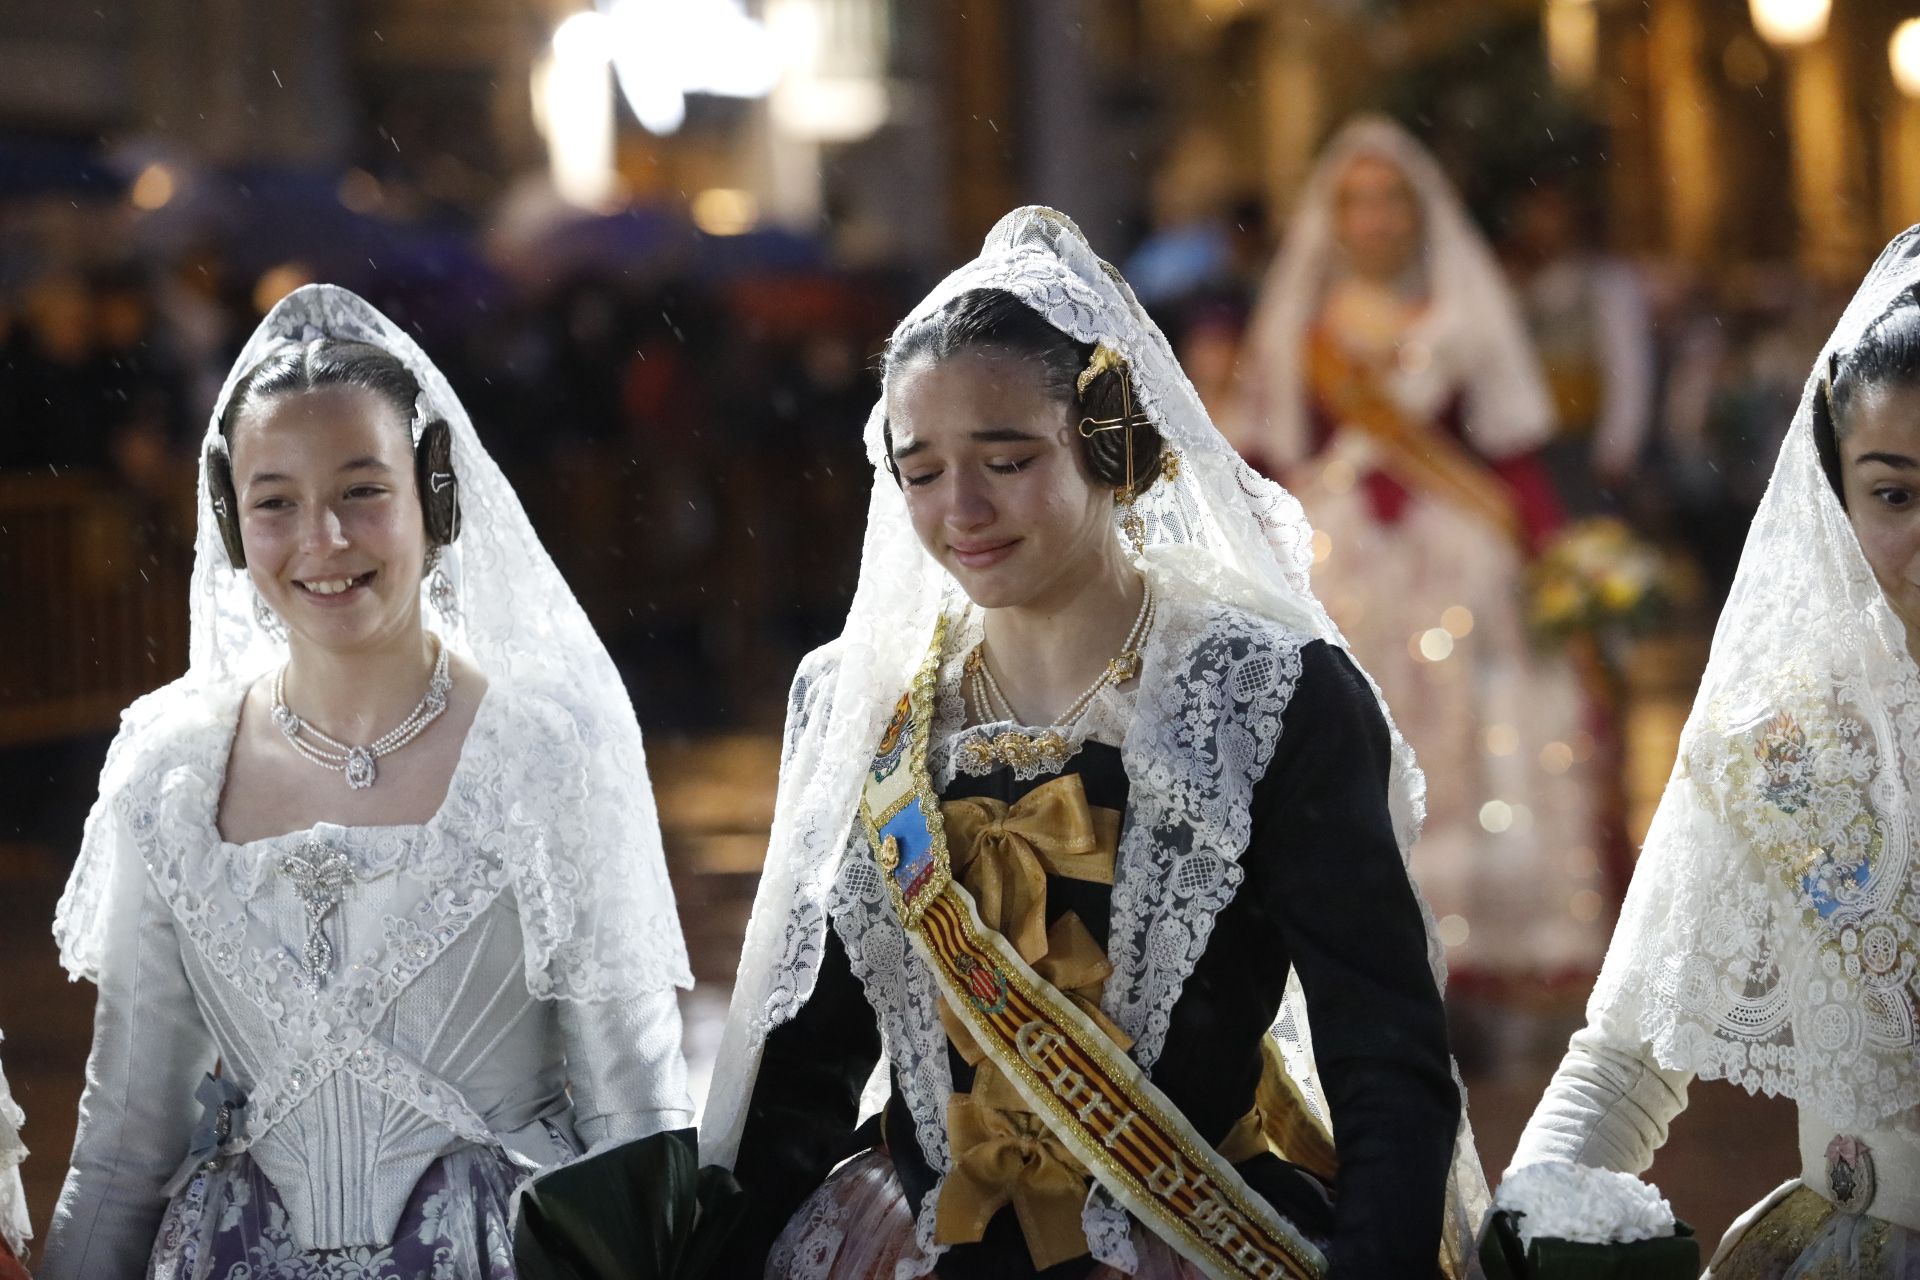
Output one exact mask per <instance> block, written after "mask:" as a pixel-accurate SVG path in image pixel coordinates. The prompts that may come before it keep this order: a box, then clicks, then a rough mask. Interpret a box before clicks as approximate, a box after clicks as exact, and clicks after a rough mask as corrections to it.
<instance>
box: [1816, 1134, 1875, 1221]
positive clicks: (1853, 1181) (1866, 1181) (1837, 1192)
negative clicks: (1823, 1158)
mask: <svg viewBox="0 0 1920 1280" xmlns="http://www.w3.org/2000/svg"><path fill="white" fill-rule="evenodd" d="M1827 1189H1828V1191H1830V1192H1831V1193H1832V1198H1833V1202H1834V1203H1835V1204H1837V1205H1839V1206H1840V1208H1841V1211H1842V1212H1845V1213H1865V1212H1866V1211H1867V1208H1868V1206H1870V1205H1872V1204H1873V1197H1874V1193H1875V1192H1876V1191H1877V1190H1878V1189H1879V1184H1878V1180H1877V1179H1876V1178H1875V1177H1874V1174H1873V1149H1872V1148H1871V1147H1869V1146H1867V1144H1866V1143H1864V1142H1862V1141H1861V1140H1860V1139H1859V1138H1856V1137H1853V1136H1852V1135H1850V1134H1844V1133H1843V1134H1838V1135H1836V1136H1835V1137H1834V1139H1833V1141H1832V1142H1829V1143H1828V1144H1827Z"/></svg>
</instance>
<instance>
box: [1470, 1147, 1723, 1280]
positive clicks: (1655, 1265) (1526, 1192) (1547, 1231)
mask: <svg viewBox="0 0 1920 1280" xmlns="http://www.w3.org/2000/svg"><path fill="white" fill-rule="evenodd" d="M1480 1264H1481V1266H1482V1267H1484V1268H1485V1269H1486V1273H1487V1280H1694V1277H1696V1276H1698V1275H1699V1274H1700V1245H1699V1242H1697V1241H1696V1240H1695V1239H1694V1238H1693V1229H1692V1228H1691V1227H1689V1226H1687V1224H1686V1223H1684V1222H1681V1221H1680V1220H1678V1219H1677V1218H1675V1217H1674V1216H1673V1210H1672V1209H1671V1208H1670V1207H1669V1206H1668V1205H1667V1202H1666V1201H1665V1200H1664V1199H1662V1198H1661V1196H1660V1193H1659V1191H1657V1190H1656V1189H1654V1188H1653V1187H1650V1186H1648V1185H1647V1184H1646V1183H1644V1182H1642V1181H1640V1179H1638V1178H1636V1177H1634V1176H1633V1175H1631V1174H1626V1173H1614V1172H1613V1171H1611V1170H1608V1169H1589V1168H1587V1167H1585V1166H1584V1165H1577V1164H1570V1163H1565V1162H1560V1161H1547V1162H1543V1163H1541V1164H1533V1165H1528V1166H1527V1167H1525V1168H1523V1169H1516V1170H1514V1171H1513V1172H1512V1173H1510V1174H1508V1175H1507V1177H1506V1180H1505V1181H1503V1182H1502V1183H1501V1184H1500V1192H1499V1194H1498V1195H1497V1196H1495V1197H1494V1210H1493V1213H1492V1214H1491V1215H1490V1216H1489V1217H1488V1219H1487V1225H1486V1229H1485V1230H1484V1231H1483V1232H1482V1234H1481V1236H1480Z"/></svg>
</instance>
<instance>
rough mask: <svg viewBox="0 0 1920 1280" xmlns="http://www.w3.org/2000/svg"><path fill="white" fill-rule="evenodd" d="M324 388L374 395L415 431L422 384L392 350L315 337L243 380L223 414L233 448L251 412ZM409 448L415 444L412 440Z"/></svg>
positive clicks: (268, 359) (223, 429)
mask: <svg viewBox="0 0 1920 1280" xmlns="http://www.w3.org/2000/svg"><path fill="white" fill-rule="evenodd" d="M323 387H359V388H360V389H361V390H363V391H371V392H373V393H374V394H375V395H377V396H379V397H380V398H381V399H382V400H385V401H386V402H387V403H388V404H390V405H392V406H393V409H394V411H395V412H396V413H398V414H399V415H400V421H401V422H404V423H406V424H408V426H409V427H411V426H412V423H413V405H414V401H415V400H417V399H418V398H419V396H420V383H419V381H418V380H417V379H415V378H414V376H413V374H412V372H411V371H410V370H408V368H407V366H406V365H405V364H404V363H403V362H402V361H401V360H400V358H399V357H398V356H396V355H394V354H393V353H392V352H391V351H387V350H385V349H384V348H381V347H376V346H374V345H373V344H372V343H369V342H348V341H345V340H343V339H340V338H315V339H313V340H312V341H311V342H301V343H289V344H288V345H286V346H283V347H277V348H275V349H274V350H272V351H269V352H268V353H267V354H266V355H264V356H262V357H261V358H260V362H259V363H258V364H256V365H254V366H253V368H251V369H249V370H247V371H246V373H244V374H242V375H241V377H240V381H239V382H237V383H235V384H234V387H233V395H232V396H230V397H229V398H228V399H227V411H226V412H225V413H223V414H221V415H220V434H221V435H222V436H223V437H225V439H226V441H227V443H228V444H229V445H231V444H232V443H233V429H234V427H235V426H236V425H238V423H239V421H240V419H241V417H242V416H243V415H245V414H246V413H248V412H250V411H251V410H253V409H256V408H258V407H260V406H261V405H263V404H265V403H266V402H267V401H269V400H274V399H278V398H279V397H281V396H287V395H298V394H300V393H301V392H303V391H318V390H320V389H321V388H323ZM407 443H409V444H411V443H413V441H412V439H411V437H409V439H408V441H407Z"/></svg>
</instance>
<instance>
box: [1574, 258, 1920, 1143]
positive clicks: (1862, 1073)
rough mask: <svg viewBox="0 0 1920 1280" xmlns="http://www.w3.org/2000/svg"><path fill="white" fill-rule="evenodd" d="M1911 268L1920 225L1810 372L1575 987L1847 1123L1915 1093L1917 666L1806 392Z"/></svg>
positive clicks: (1741, 1078) (1663, 1054)
mask: <svg viewBox="0 0 1920 1280" xmlns="http://www.w3.org/2000/svg"><path fill="white" fill-rule="evenodd" d="M1916 283H1920V227H1917V228H1914V229H1912V230H1909V231H1907V232H1906V233H1904V234H1903V235H1901V236H1900V237H1898V238H1897V239H1895V241H1894V242H1893V243H1892V244H1890V245H1889V246H1888V247H1887V249H1886V251H1885V252H1884V253H1883V254H1882V255H1881V258H1880V261H1879V262H1878V263H1877V264H1876V265H1875V267H1874V269H1873V271H1872V272H1871V273H1870V274H1869V275H1868V277H1867V279H1866V281H1865V282H1864V283H1863V284H1862V285H1861V287H1860V290H1859V292H1858V293H1857V294H1856V295H1855V297H1854V300H1853V301H1852V302H1851V303H1850V304H1849V305H1848V307H1847V310H1846V312H1845V314H1844V315H1843V316H1842V317H1841V320H1840V323H1839V325H1838V326H1837V327H1836V329H1835V330H1834V333H1833V336H1832V337H1831V338H1830V339H1829V340H1828V343H1827V347H1826V349H1825V350H1824V351H1823V352H1822V355H1821V359H1820V362H1819V363H1818V364H1817V365H1816V366H1815V368H1814V370H1813V373H1812V374H1811V375H1810V376H1809V378H1808V380H1807V384H1806V389H1805V391H1804V392H1803V393H1802V396H1801V403H1800V408H1799V411H1798V413H1797V414H1796V415H1795V417H1794V421H1793V425H1792V427H1791V428H1790V429H1789V431H1788V432H1787V436H1786V439H1785V441H1784V442H1783V444H1782V445H1781V450H1780V457H1779V461H1778V462H1777V464H1776V465H1775V467H1774V472H1773V480H1772V483H1771V484H1770V485H1769V486H1768V488H1767V493H1766V497H1765V498H1764V499H1763V501H1762V502H1761V504H1760V509H1759V511H1758V512H1757V513H1756V514H1755V516H1754V520H1753V524H1752V527H1751V529H1750V530H1749V532H1748V535H1747V546H1746V551H1745V553H1744V554H1743V555H1742V557H1741V561H1740V570H1739V573H1738V575H1737V576H1736V577H1735V580H1734V585H1733V589H1732V591H1731V592H1730V594H1729V596H1728V598H1727V604H1726V606H1725V608H1724V609H1723V610H1722V612H1721V615H1720V622H1719V625H1718V627H1717V628H1716V630H1715V632H1714V638H1713V650H1712V653H1711V655H1710V657H1709V658H1708V662H1707V670H1706V673H1705V674H1704V676H1703V677H1702V678H1701V683H1700V691H1699V694H1698V696H1697V697H1696V699H1695V702H1694V707H1693V712H1692V714H1691V715H1690V716H1689V717H1688V720H1687V724H1686V727H1685V729H1684V730H1683V731H1682V733H1681V741H1680V753H1679V760H1678V763H1677V764H1676V766H1675V769H1674V774H1673V777H1672V779H1671V780H1670V781H1669V782H1668V784H1667V789H1666V792H1665V794H1664V795H1663V796H1662V797H1661V800H1660V807H1659V809H1658V811H1657V812H1656V814H1655V816H1654V821H1653V826H1652V828H1651V829H1650V830H1649V831H1648V833H1647V844H1646V850H1645V852H1644V853H1643V854H1642V855H1641V859H1640V864H1639V866H1638V868H1637V869H1636V870H1635V872H1634V880H1633V885H1632V888H1631V889H1630V891H1629V892H1628V895H1627V901H1626V904H1625V906H1624V907H1623V909H1622V911H1621V917H1620V924H1619V927H1618V928H1617V929H1616V931H1615V933H1614V939H1613V945H1612V947H1611V949H1610V950H1609V951H1608V953H1607V962H1606V965H1605V967H1604V968H1603V970H1602V971H1601V974H1600V980H1599V982H1598V984H1597V985H1596V986H1595V988H1594V992H1593V998H1592V1000H1591V1002H1590V1003H1589V1006H1588V1016H1589V1018H1590V1020H1591V1021H1592V1022H1593V1023H1594V1024H1595V1025H1599V1026H1604V1027H1607V1028H1609V1034H1616V1033H1617V1034H1624V1035H1627V1036H1629V1037H1633V1038H1636V1039H1638V1040H1639V1041H1642V1042H1644V1043H1645V1044H1646V1045H1648V1046H1650V1047H1651V1049H1652V1051H1653V1054H1654V1056H1655V1057H1656V1058H1657V1059H1658V1060H1659V1062H1660V1063H1661V1065H1663V1066H1665V1067H1668V1068H1670V1069H1674V1070H1681V1071H1691V1072H1694V1073H1695V1074H1698V1075H1701V1076H1705V1077H1708V1078H1717V1079H1726V1080H1730V1081H1733V1082H1734V1083H1736V1084H1740V1085H1743V1086H1745V1087H1746V1088H1747V1089H1749V1090H1755V1091H1764V1092H1767V1093H1778V1094H1785V1095H1788V1096H1790V1097H1792V1098H1794V1099H1795V1100H1796V1101H1797V1102H1798V1103H1799V1104H1800V1105H1801V1106H1802V1107H1803V1108H1810V1109H1811V1110H1813V1111H1814V1112H1816V1113H1818V1114H1819V1115H1821V1116H1822V1117H1823V1118H1824V1119H1826V1120H1827V1121H1828V1122H1829V1123H1830V1124H1831V1125H1832V1126H1833V1127H1834V1128H1835V1129H1837V1130H1839V1131H1841V1132H1850V1131H1851V1132H1858V1131H1863V1130H1871V1129H1876V1128H1880V1127H1883V1125H1884V1124H1885V1123H1886V1122H1888V1121H1889V1120H1890V1119H1892V1118H1893V1117H1896V1116H1899V1115H1900V1114H1901V1113H1903V1112H1907V1111H1909V1110H1910V1109H1911V1108H1914V1107H1916V1106H1920V859H1916V851H1915V840H1916V835H1920V832H1917V831H1916V828H1915V815H1916V798H1917V797H1920V668H1916V666H1915V663H1914V660H1913V658H1912V657H1911V656H1910V654H1909V650H1908V645H1909V641H1908V637H1907V632H1906V628H1905V627H1904V626H1903V625H1902V623H1901V622H1900V620H1899V618H1898V617H1897V616H1896V615H1895V614H1894V612H1893V610H1892V608H1891V607H1890V606H1889V604H1888V602H1887V599H1886V596H1885V594H1884V593H1883V592H1882V590H1881V588H1880V586H1879V584H1878V582H1877V581H1876V580H1875V578H1874V575H1873V571H1872V569H1871V567H1870V566H1869V565H1868V563H1867V560H1866V557H1865V556H1864V555H1863V554H1862V552H1861V549H1860V543H1859V540H1858V538H1857V537H1856V536H1855V534H1854V532H1853V528H1852V525H1851V524H1850V523H1849V521H1848V517H1847V513H1846V511H1845V510H1844V509H1843V508H1842V507H1841V505H1840V502H1839V500H1838V499H1837V498H1836V497H1835V495H1834V493H1833V490H1832V488H1831V486H1830V485H1829V483H1828V481H1827V477H1826V474H1825V472H1824V469H1823V468H1822V466H1821V463H1820V460H1819V455H1818V452H1817V449H1816V445H1815V441H1814V435H1813V429H1812V420H1813V406H1814V397H1815V395H1816V394H1817V393H1818V391H1819V388H1820V386H1821V384H1822V380H1823V378H1824V376H1825V373H1826V370H1827V368H1828V361H1829V359H1830V358H1831V357H1832V356H1834V355H1836V354H1838V353H1842V352H1844V351H1846V350H1847V349H1849V348H1850V347H1851V346H1853V345H1854V344H1855V343H1856V342H1857V341H1858V339H1859V337H1860V335H1861V334H1862V333H1863V332H1864V331H1865V329H1866V328H1867V327H1868V326H1869V325H1870V324H1872V323H1873V322H1874V321H1875V320H1877V319H1878V318H1879V317H1881V316H1882V315H1884V314H1885V313H1886V311H1887V310H1888V308H1889V307H1890V306H1891V305H1893V304H1894V302H1895V301H1896V299H1899V298H1901V297H1902V296H1903V295H1906V294H1908V293H1909V291H1911V290H1912V289H1913V288H1915V286H1916ZM1628 1047H1635V1046H1631V1045H1630V1046H1628Z"/></svg>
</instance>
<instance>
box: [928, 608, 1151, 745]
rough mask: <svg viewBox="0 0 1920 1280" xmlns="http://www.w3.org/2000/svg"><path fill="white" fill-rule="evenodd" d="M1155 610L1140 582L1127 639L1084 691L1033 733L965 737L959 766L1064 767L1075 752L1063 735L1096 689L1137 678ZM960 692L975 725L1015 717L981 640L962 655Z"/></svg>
mask: <svg viewBox="0 0 1920 1280" xmlns="http://www.w3.org/2000/svg"><path fill="white" fill-rule="evenodd" d="M1155 612H1156V610H1155V607H1154V600H1153V586H1152V584H1150V583H1149V584H1144V589H1143V591H1142V592H1141V597H1140V612H1139V613H1138V614H1137V615H1136V616H1135V617H1134V620H1133V627H1132V629H1131V630H1129V631H1128V632H1127V638H1126V639H1125V640H1124V641H1122V642H1121V646H1120V652H1119V653H1118V654H1116V655H1115V656H1114V657H1113V659H1112V660H1111V661H1109V662H1108V663H1107V665H1106V667H1105V668H1104V669H1102V670H1101V672H1100V675H1099V677H1098V678H1097V679H1095V680H1094V682H1093V684H1092V685H1090V686H1089V687H1088V688H1087V691H1086V692H1085V693H1083V694H1081V695H1080V696H1079V697H1077V698H1075V699H1074V700H1073V702H1072V703H1071V704H1070V705H1069V706H1068V707H1067V709H1066V710H1065V711H1064V712H1062V713H1061V715H1060V718H1059V719H1057V720H1055V721H1054V722H1053V723H1052V724H1050V725H1048V726H1046V727H1045V728H1044V729H1041V730H1040V731H1039V732H1037V733H1030V732H1028V731H1026V730H1024V729H1009V730H1007V731H1005V732H1003V733H996V734H992V735H990V736H989V735H984V734H982V735H976V736H973V737H969V738H967V739H966V740H965V741H964V742H962V743H961V744H960V747H959V752H960V759H959V763H960V765H961V767H962V768H964V769H966V770H967V771H968V772H969V773H986V772H989V771H991V770H993V769H995V768H997V767H999V766H1001V765H1011V766H1013V767H1014V768H1015V769H1018V770H1023V771H1024V770H1028V769H1036V768H1038V769H1042V770H1044V771H1046V772H1048V773H1058V772H1059V771H1060V770H1061V769H1063V768H1065V767H1066V764H1067V761H1069V760H1071V759H1072V758H1073V755H1074V752H1075V751H1076V750H1077V749H1078V748H1076V747H1075V746H1074V744H1073V743H1072V742H1071V741H1070V740H1069V738H1068V736H1067V735H1068V733H1069V732H1070V731H1071V730H1072V729H1073V727H1074V726H1075V725H1077V724H1078V723H1079V722H1080V721H1081V719H1083V718H1084V717H1085V716H1086V714H1087V712H1088V711H1089V710H1091V709H1092V707H1093V702H1094V699H1095V698H1097V697H1099V696H1100V692H1101V690H1103V689H1105V688H1107V687H1108V686H1109V685H1111V686H1115V687H1118V686H1120V685H1123V684H1125V683H1126V682H1127V681H1129V680H1131V679H1133V678H1134V677H1135V676H1137V675H1139V674H1140V649H1141V647H1142V646H1143V645H1144V644H1145V643H1146V639H1147V633H1148V632H1149V631H1150V630H1152V628H1153V620H1154V616H1155ZM960 690H961V695H962V697H963V699H964V700H965V701H966V703H967V708H968V714H969V715H970V716H971V717H972V718H973V719H974V720H975V721H977V722H979V723H981V724H991V723H999V722H1004V721H1012V720H1017V719H1018V717H1017V716H1016V715H1015V714H1014V711H1013V705H1012V704H1011V703H1010V702H1008V701H1007V696H1006V694H1005V693H1004V692H1002V691H1001V688H1000V682H999V681H998V680H995V679H994V678H993V671H992V669H991V668H989V667H988V666H987V656H986V641H985V640H984V639H983V640H982V641H981V642H980V643H979V644H976V645H975V646H974V647H973V649H972V650H971V651H970V652H969V653H968V654H967V658H966V662H965V664H964V666H963V667H962V673H961V685H960Z"/></svg>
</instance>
